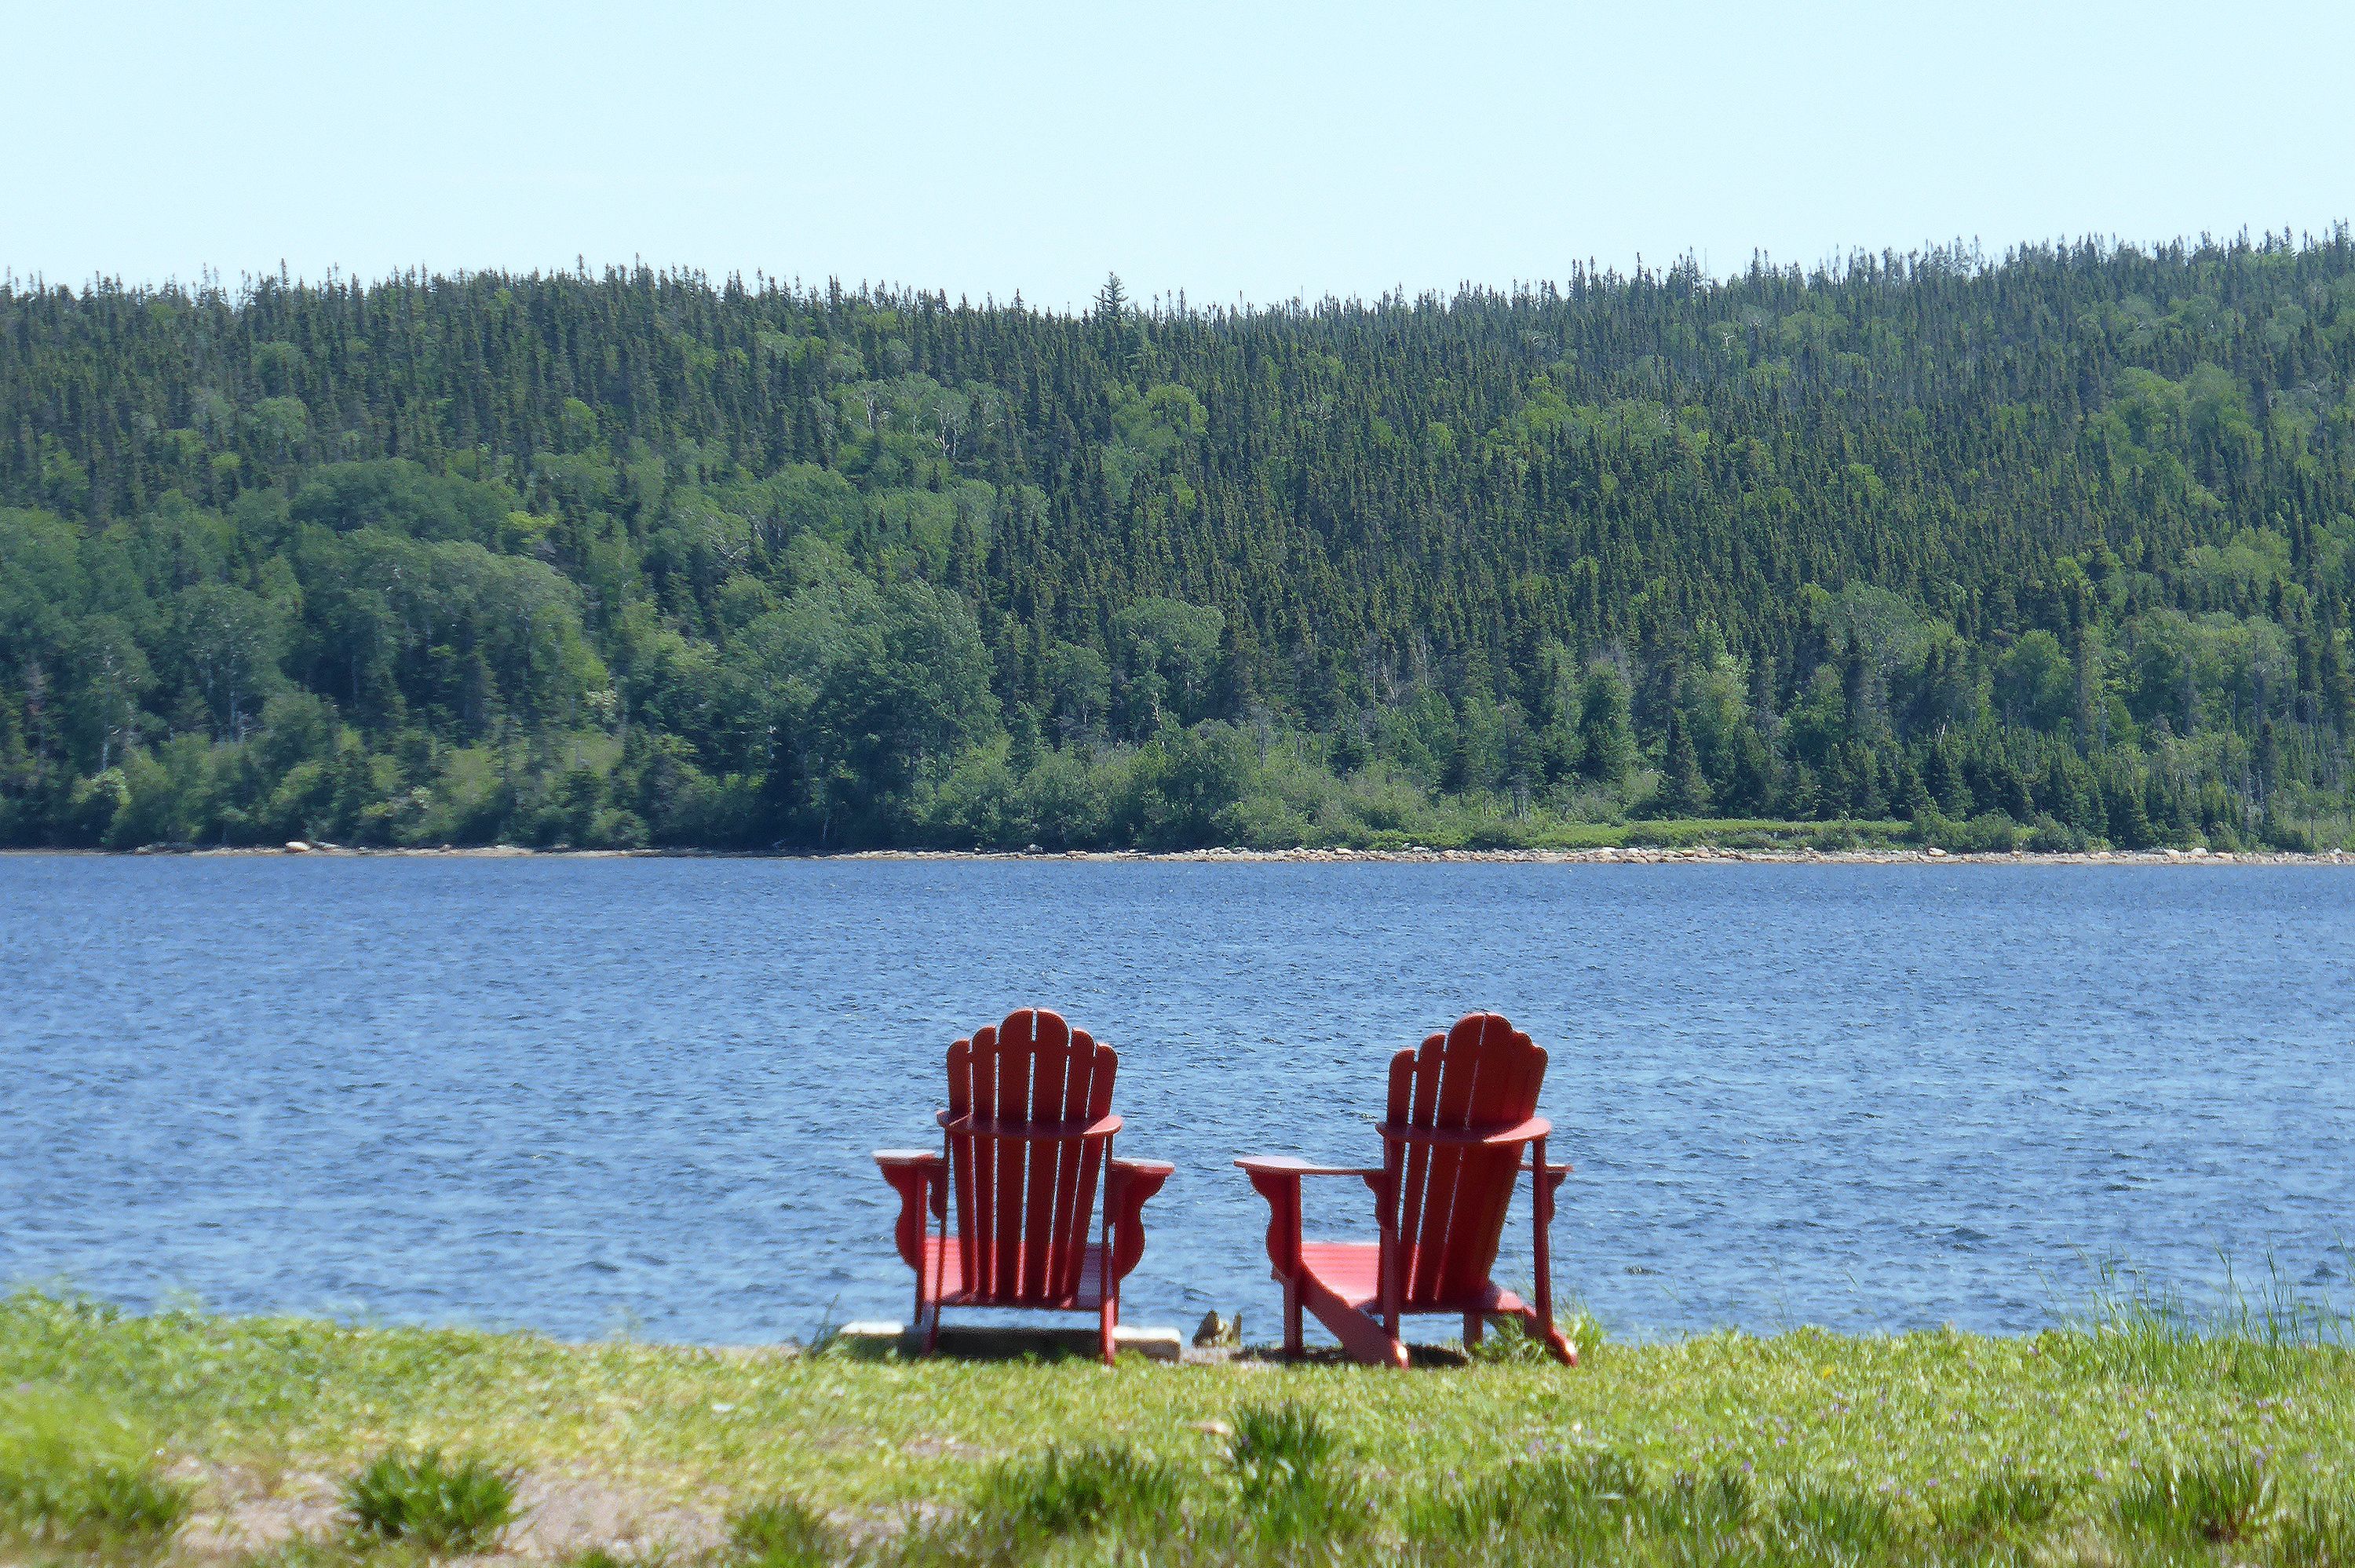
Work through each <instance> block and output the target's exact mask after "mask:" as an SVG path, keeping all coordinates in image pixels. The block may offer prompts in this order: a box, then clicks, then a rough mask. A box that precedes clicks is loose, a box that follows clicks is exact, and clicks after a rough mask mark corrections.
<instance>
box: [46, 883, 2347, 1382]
mask: <svg viewBox="0 0 2355 1568" xmlns="http://www.w3.org/2000/svg"><path fill="white" fill-rule="evenodd" d="M1026 1003H1038V1004H1040V1005H1052V1006H1056V1007H1058V1008H1060V1010H1061V1011H1062V1012H1064V1013H1065V1014H1066V1015H1067V1016H1068V1017H1070V1018H1071V1021H1072V1022H1074V1023H1075V1024H1078V1025H1080V1026H1082V1027H1084V1028H1088V1029H1091V1030H1092V1031H1093V1032H1095V1033H1097V1034H1098V1036H1099V1037H1100V1038H1103V1039H1104V1040H1106V1041H1109V1042H1110V1043H1111V1044H1114V1045H1115V1046H1116V1047H1118V1048H1119V1050H1120V1052H1121V1060H1122V1065H1121V1075H1120V1083H1119V1089H1118V1094H1117V1097H1116V1108H1117V1109H1119V1110H1120V1111H1121V1112H1122V1113H1123V1114H1124V1115H1125V1117H1126V1118H1127V1121H1128V1126H1127V1130H1125V1131H1124V1132H1123V1133H1122V1134H1121V1135H1120V1139H1119V1149H1120V1151H1121V1152H1124V1153H1127V1154H1131V1155H1135V1156H1153V1157H1158V1158H1163V1159H1167V1160H1174V1161H1176V1162H1177V1166H1178V1173H1177V1176H1176V1177H1174V1178H1173V1179H1172V1180H1171V1181H1170V1183H1169V1185H1168V1186H1167V1188H1166V1189H1165V1190H1164V1192H1163V1193H1162V1195H1161V1196H1160V1197H1159V1198H1158V1199H1156V1201H1155V1202H1153V1203H1152V1204H1151V1205H1150V1206H1149V1207H1148V1208H1147V1210H1146V1217H1147V1221H1148V1244H1147V1248H1146V1255H1145V1261H1144V1264H1143V1265H1142V1266H1141V1268H1140V1269H1139V1271H1138V1273H1137V1274H1136V1275H1135V1277H1132V1279H1131V1281H1130V1285H1129V1288H1128V1292H1127V1298H1126V1302H1127V1312H1126V1316H1127V1317H1128V1318H1129V1319H1130V1320H1132V1321H1138V1322H1168V1323H1177V1324H1179V1325H1181V1326H1190V1325H1191V1323H1192V1322H1193V1320H1194V1319H1197V1318H1199V1316H1200V1314H1201V1312H1202V1311H1203V1310H1204V1308H1210V1307H1215V1308H1219V1309H1220V1310H1221V1311H1226V1312H1232V1311H1234V1310H1236V1309H1238V1308H1240V1309H1241V1310H1242V1312H1243V1313H1244V1315H1245V1319H1246V1324H1245V1326H1246V1330H1247V1331H1248V1332H1250V1333H1251V1334H1252V1337H1254V1338H1259V1337H1264V1336H1266V1335H1270V1334H1273V1332H1274V1331H1275V1330H1276V1327H1277V1318H1278V1314H1277V1295H1276V1291H1275V1288H1274V1287H1273V1285H1272V1284H1270V1283H1269V1281H1268V1279H1267V1274H1266V1266H1265V1262H1264V1256H1263V1252H1262V1236H1263V1231H1264V1226H1265V1219H1264V1210H1263V1206H1262V1205H1261V1204H1260V1202H1259V1201H1258V1199H1257V1198H1256V1197H1255V1196H1254V1195H1253V1194H1252V1192H1250V1190H1249V1188H1248V1187H1247V1186H1246V1185H1245V1183H1244V1181H1243V1180H1242V1178H1241V1174H1240V1173H1238V1172H1237V1171H1234V1170H1233V1169H1232V1168H1231V1166H1230V1164H1229V1163H1228V1162H1229V1160H1231V1157H1232V1156H1233V1155H1235V1154H1236V1153H1238V1152H1282V1151H1297V1152H1300V1153H1304V1154H1306V1155H1309V1156H1312V1157H1315V1158H1317V1159H1320V1160H1335V1161H1343V1162H1361V1161H1365V1160H1371V1159H1374V1158H1377V1156H1378V1150H1377V1144H1376V1140H1375V1138H1374V1136H1373V1134H1372V1132H1371V1130H1370V1128H1369V1124H1370V1122H1371V1121H1372V1120H1373V1119H1374V1118H1375V1114H1376V1112H1377V1111H1378V1109H1379V1107H1380V1097H1381V1085H1382V1074H1383V1070H1384V1065H1385V1064H1386V1062H1387V1060H1388V1058H1389V1056H1390V1054H1391V1052H1392V1051H1394V1050H1396V1049H1397V1048H1398V1047H1399V1046H1401V1045H1404V1044H1412V1043H1414V1042H1415V1041H1417V1040H1419V1039H1420V1038H1421V1037H1422V1036H1423V1033H1426V1032H1427V1031H1429V1030H1431V1029H1433V1028H1438V1027H1444V1025H1445V1024H1446V1023H1447V1022H1450V1021H1451V1020H1453V1019H1454V1018H1455V1017H1456V1016H1457V1015H1458V1014H1460V1013H1462V1012H1466V1011H1470V1010H1473V1009H1475V1008H1482V1007H1486V1008H1493V1009H1496V1010H1497V1011H1500V1012H1505V1013H1507V1014H1508V1015H1509V1016H1510V1017H1511V1018H1512V1019H1513V1020H1514V1021H1515V1022H1517V1023H1518V1024H1519V1025H1521V1026H1522V1027H1523V1028H1526V1029H1528V1030H1529V1032H1530V1033H1532V1034H1533V1035H1535V1036H1536V1038H1537V1039H1538V1041H1539V1043H1540V1044H1543V1045H1544V1046H1546V1047H1547V1049H1548V1050H1549V1051H1550V1053H1551V1054H1552V1065H1551V1068H1550V1073H1549V1075H1548V1078H1547V1082H1546V1086H1545V1092H1544V1095H1543V1097H1542V1103H1541V1108H1542V1109H1543V1110H1544V1111H1545V1113H1546V1114H1548V1115H1550V1117H1551V1118H1553V1121H1554V1124H1555V1127H1556V1129H1557V1136H1556V1140H1555V1146H1554V1149H1555V1153H1556V1157H1557V1158H1567V1159H1569V1160H1572V1161H1573V1162H1574V1163H1575V1164H1576V1166H1577V1168H1578V1170H1577V1174H1576V1175H1574V1176H1573V1177H1572V1179H1571V1182H1570V1184H1569V1185H1568V1186H1567V1187H1565V1188H1564V1189H1563V1194H1562V1196H1563V1200H1564V1201H1563V1204H1562V1208H1561V1215H1560V1218H1559V1220H1558V1222H1557V1226H1556V1230H1555V1256H1556V1258H1557V1268H1558V1270H1559V1279H1560V1284H1561V1287H1562V1288H1564V1289H1567V1290H1569V1291H1572V1292H1575V1293H1576V1294H1578V1295H1579V1296H1581V1297H1582V1298H1584V1299H1585V1300H1586V1302H1587V1303H1588V1304H1589V1305H1590V1306H1591V1307H1592V1308H1593V1310H1594V1311H1596V1312H1597V1313H1598V1314H1599V1315H1600V1316H1601V1317H1602V1318H1603V1319H1604V1320H1605V1321H1606V1322H1607V1323H1609V1324H1610V1325H1611V1326H1612V1327H1613V1328H1614V1330H1616V1331H1618V1332H1620V1333H1622V1334H1625V1335H1633V1336H1648V1335H1656V1334H1663V1333H1673V1332H1678V1331H1683V1330H1698V1329H1705V1328H1710V1327H1713V1326H1717V1325H1721V1324H1738V1325H1742V1326H1744V1327H1748V1328H1753V1329H1759V1330H1771V1329H1775V1328H1781V1327H1787V1326H1790V1325H1794V1324H1797V1323H1802V1322H1813V1323H1823V1324H1828V1325H1832V1326H1836V1327H1842V1328H1854V1329H1881V1330H1899V1329H1905V1328H1912V1327H1917V1326H1923V1325H1930V1324H1936V1323H1940V1322H1948V1321H1951V1322H1954V1323H1956V1324H1959V1325H1961V1326H1963V1327H1966V1328H1975V1329H1986V1330H2020V1329H2029V1328H2034V1327H2036V1326H2039V1325H2041V1324H2042V1323H2045V1322H2047V1321H2049V1320H2050V1319H2051V1316H2052V1314H2053V1312H2054V1310H2055V1308H2056V1307H2062V1306H2066V1305H2067V1304H2068V1303H2069V1301H2070V1300H2071V1299H2072V1298H2073V1297H2074V1296H2075V1295H2076V1294H2077V1293H2078V1292H2080V1291H2081V1290H2082V1288H2083V1287H2084V1285H2085V1284H2086V1282H2087V1268H2088V1265H2089V1263H2091V1262H2093V1261H2095V1260H2099V1259H2102V1258H2108V1257H2116V1258H2124V1259H2127V1260H2130V1261H2131V1262H2133V1263H2134V1264H2135V1265H2137V1266H2139V1267H2140V1268H2141V1269H2142V1270H2143V1271H2144V1272H2145V1273H2146V1274H2147V1275H2150V1276H2153V1277H2158V1278H2159V1279H2162V1280H2165V1281H2168V1282H2170V1283H2173V1284H2176V1285H2179V1286H2181V1287H2185V1288H2187V1289H2188V1290H2190V1292H2191V1293H2192V1294H2193V1295H2195V1296H2197V1295H2199V1294H2200V1293H2201V1292H2204V1291H2206V1290H2209V1289H2211V1288H2212V1287H2214V1286H2215V1284H2216V1283H2217V1281H2218V1279H2219V1277H2220V1275H2221V1273H2222V1269H2221V1266H2220V1262H2219V1260H2220V1258H2229V1259H2231V1260H2232V1262H2233V1263H2234V1264H2235V1265H2236V1266H2237V1267H2238V1268H2239V1269H2240V1271H2241V1273H2242V1274H2243V1277H2247V1276H2250V1275H2252V1274H2262V1273H2263V1272H2264V1270H2265V1268H2266V1266H2267V1264H2268V1260H2270V1262H2271V1266H2272V1267H2273V1268H2274V1269H2275V1271H2276V1272H2277V1273H2279V1274H2280V1275H2282V1276H2283V1277H2286V1278H2288V1279H2289V1280H2291V1281H2293V1282H2296V1283H2298V1284H2300V1285H2302V1286H2306V1287H2311V1288H2313V1289H2315V1290H2316V1291H2318V1293H2321V1294H2333V1293H2335V1292H2336V1291H2337V1288H2338V1282H2339V1274H2340V1272H2341V1271H2342V1269H2343V1268H2344V1266H2345V1259H2344V1258H2343V1256H2342V1255H2341V1252H2340V1245H2341V1243H2342V1242H2346V1241H2350V1240H2355V1219H2351V1217H2350V1196H2351V1195H2355V1073H2350V1067H2349V1062H2350V1051H2349V1047H2350V1035H2355V874H2349V873H2346V872H2339V871H2334V870H2331V869H2329V868H2327V867H2245V868H2200V869H2189V868H2181V869H2170V868H2160V867H2131V866H2120V867H2115V868H2102V867H2082V866H2067V867H2063V866H2041V865H2034V864H2016V865H2009V866H1987V865H1955V866H1926V865H1925V866H1842V865H1742V864H1724V863H1717V864H1696V865H1662V866H1593V865H1587V866H1559V865H1554V866H1549V865H1454V864H1449V865H1385V864H1368V865H1327V864H1317V865H1294V864H1194V863H943V862H839V861H837V862H797V861H676V860H566V859H536V860H506V861H498V860H460V859H446V860H444V859H366V860H362V859H333V860H301V859H293V858H288V859H274V858H273V859H204V858H196V859H185V858H174V859H139V860H110V859H94V858H73V857H55V858H51V857H24V856H19V857H0V1283H6V1282H11V1281H13V1282H19V1283H22V1282H56V1281H59V1280H62V1281H66V1282H69V1283H70V1284H72V1285H74V1286H76V1287H80V1288H84V1289H87V1290H90V1291H91V1292H94V1293H96V1294H98V1295H101V1296H104V1297H107V1298H112V1299H116V1300H120V1301H123V1302H126V1303H129V1304H133V1305H139V1306H145V1305H149V1304H152V1303H155V1302H158V1301H163V1300H167V1299H170V1298H173V1297H174V1296H175V1295H176V1294H189V1295H193V1296H195V1297H196V1298H199V1299H201V1300H202V1301H203V1302H204V1303H206V1304H207V1305H209V1306H212V1307H216V1308H222V1309H229V1310H237V1311H261V1310H270V1311H294V1312H305V1313H330V1314H335V1315H338V1316H344V1317H350V1318H355V1319H377V1320H390V1321H427V1322H436V1323H470V1324H479V1325H485V1326H527V1327H533V1328H538V1329H542V1330H548V1331H549V1332H551V1333H555V1334H559V1335H562V1336H566V1337H576V1338H578V1337H592V1336H596V1335H600V1334H604V1333H611V1332H614V1331H629V1332H634V1333H638V1334H641V1335H644V1336H646V1337H649V1338H659V1339H677V1340H701V1341H711V1342H746V1341H760V1340H775V1339H779V1338H784V1337H801V1336H805V1335H806V1334H807V1333H809V1332H810V1331H811V1330H813V1329H815V1327H816V1326H817V1325H818V1324H819V1323H820V1322H821V1321H822V1320H823V1319H826V1318H827V1317H828V1316H829V1315H831V1316H832V1317H833V1318H835V1319H845V1318H852V1317H868V1316H904V1315H905V1312H906V1309H907V1297H908V1283H909V1277H908V1274H907V1271H906V1270H905V1269H904V1268H903V1267H902V1266H900V1263H899V1261H898V1260H897V1258H896V1256H895V1255H893V1253H892V1251H891V1247H890V1226H891V1220H892V1216H893V1214H894V1213H895V1207H894V1204H895V1200H893V1199H892V1196H891V1194H890V1191H889V1190H888V1189H887V1188H886V1187H885V1186H884V1184H883V1183H882V1181H880V1180H879V1178H878V1177H877V1175H876V1174H875V1171H874V1168H873V1166H872V1164H871V1162H870V1161H869V1160H868V1151H869V1150H872V1149H874V1148H877V1147H890V1146H926V1145H929V1144H931V1143H932V1141H933V1140H934V1139H936V1137H937V1132H936V1130H935V1128H933V1125H932V1111H933V1109H934V1108H935V1107H937V1106H938V1105H939V1104H940V1102H941V1099H942V1095H943V1086H942V1056H943V1052H944V1051H945V1049H946V1048H947V1046H948V1044H949V1042H950V1041H951V1040H952V1039H953V1038H954V1037H955V1036H956V1035H957V1034H958V1033H969V1032H970V1031H971V1030H972V1029H973V1028H974V1027H975V1026H976V1025H978V1024H981V1023H984V1022H990V1021H993V1020H995V1019H996V1018H997V1017H998V1016H1000V1015H1001V1014H1003V1013H1004V1012H1007V1010H1008V1009H1009V1008H1011V1007H1014V1006H1018V1005H1022V1004H1026ZM1313 1185H1314V1184H1312V1186H1313ZM1326 1185H1327V1187H1328V1188H1329V1190H1328V1191H1326V1192H1322V1193H1317V1194H1315V1195H1314V1196H1313V1197H1312V1206H1311V1216H1310V1217H1311V1230H1312V1233H1314V1232H1322V1233H1324V1234H1335V1235H1345V1234H1364V1235H1367V1236H1370V1234H1371V1225H1372V1221H1371V1211H1370V1208H1369V1203H1370V1202H1371V1200H1370V1198H1369V1196H1368V1195H1367V1194H1366V1192H1365V1191H1364V1189H1363V1188H1362V1187H1361V1186H1359V1185H1358V1184H1356V1183H1351V1182H1338V1181H1336V1182H1331V1183H1327V1184H1326ZM1525 1215H1526V1208H1525V1206H1523V1205H1520V1204H1517V1205H1516V1208H1515V1217H1514V1221H1513V1223H1512V1224H1511V1226H1510V1228H1509V1229H1508V1248H1507V1255H1506V1257H1505V1259H1504V1260H1503V1262H1502V1264H1501V1265H1500V1269H1499V1273H1500V1276H1502V1277H1506V1278H1507V1279H1508V1281H1509V1280H1510V1279H1512V1278H1514V1277H1524V1278H1525V1277H1526V1268H1527V1265H1526V1261H1525V1260H1526V1257H1527V1255H1528V1241H1527V1235H1526V1230H1525V1224H1526V1220H1525ZM1428 1331H1429V1332H1430V1333H1432V1334H1433V1335H1445V1334H1447V1333H1449V1332H1452V1327H1451V1325H1449V1324H1447V1323H1445V1322H1444V1321H1442V1320H1438V1319H1433V1320H1431V1321H1430V1323H1429V1325H1428Z"/></svg>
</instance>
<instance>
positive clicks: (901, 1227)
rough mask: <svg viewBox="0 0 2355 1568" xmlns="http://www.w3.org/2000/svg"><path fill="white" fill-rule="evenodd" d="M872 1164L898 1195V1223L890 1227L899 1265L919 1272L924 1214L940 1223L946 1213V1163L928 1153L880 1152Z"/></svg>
mask: <svg viewBox="0 0 2355 1568" xmlns="http://www.w3.org/2000/svg"><path fill="white" fill-rule="evenodd" d="M875 1163H876V1164H877V1165H878V1166H879V1167H881V1168H882V1171H883V1180H885V1181H889V1182H890V1183H891V1190H892V1191H893V1192H897V1193H899V1194H900V1220H899V1223H898V1224H895V1225H893V1226H892V1227H891V1240H892V1244H893V1245H895V1246H896V1247H897V1248H898V1249H899V1253H900V1261H901V1262H902V1263H905V1264H906V1265H907V1266H909V1267H910V1268H912V1269H915V1270H917V1271H919V1272H922V1269H923V1266H924V1224H925V1222H924V1216H925V1213H926V1212H927V1211H930V1213H931V1214H932V1217H933V1218H934V1219H941V1218H943V1217H945V1216H946V1214H947V1213H948V1196H949V1181H948V1176H949V1167H948V1161H947V1160H943V1159H942V1158H941V1157H940V1156H939V1155H938V1154H935V1153H933V1152H932V1151H931V1150H923V1149H879V1150H876V1151H875Z"/></svg>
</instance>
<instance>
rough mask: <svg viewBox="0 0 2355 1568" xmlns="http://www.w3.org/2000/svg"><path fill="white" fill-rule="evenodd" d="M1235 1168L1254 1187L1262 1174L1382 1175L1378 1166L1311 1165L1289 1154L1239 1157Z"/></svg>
mask: <svg viewBox="0 0 2355 1568" xmlns="http://www.w3.org/2000/svg"><path fill="white" fill-rule="evenodd" d="M1235 1168H1236V1169H1237V1170H1239V1171H1245V1172H1247V1173H1248V1174H1250V1175H1251V1176H1252V1186H1254V1187H1256V1186H1258V1185H1259V1181H1258V1178H1259V1177H1260V1176H1261V1175H1263V1174H1264V1175H1269V1176H1290V1177H1300V1176H1379V1175H1380V1174H1381V1173H1382V1168H1381V1167H1380V1166H1379V1165H1376V1166H1371V1167H1368V1166H1362V1165H1311V1164H1310V1163H1308V1161H1306V1160H1295V1159H1294V1158H1293V1157H1292V1156H1291V1155H1289V1154H1244V1155H1239V1156H1237V1157H1236V1160H1235Z"/></svg>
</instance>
